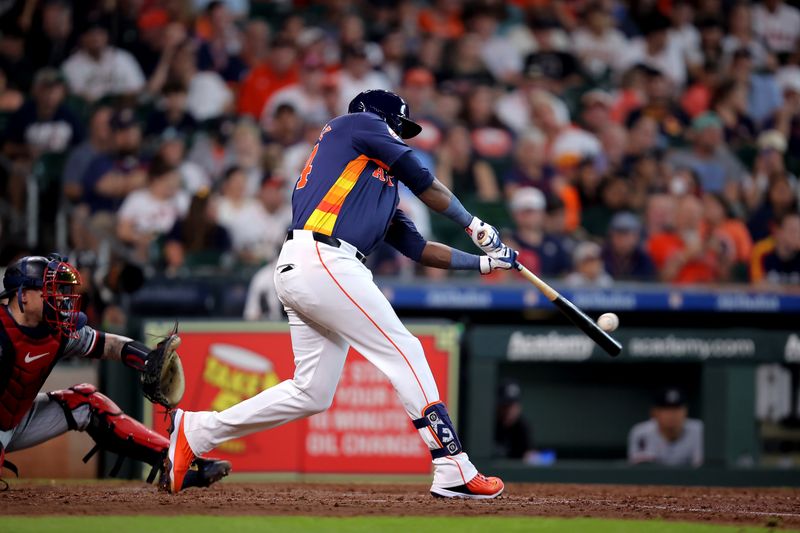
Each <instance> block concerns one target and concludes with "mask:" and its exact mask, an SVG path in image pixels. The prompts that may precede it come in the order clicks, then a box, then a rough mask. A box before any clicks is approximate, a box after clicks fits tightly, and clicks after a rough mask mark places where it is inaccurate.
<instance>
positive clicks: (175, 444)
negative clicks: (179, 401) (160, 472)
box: [163, 409, 196, 494]
mask: <svg viewBox="0 0 800 533" xmlns="http://www.w3.org/2000/svg"><path fill="white" fill-rule="evenodd" d="M183 415H184V412H183V409H175V410H174V411H172V412H171V413H170V415H169V416H170V418H171V419H172V423H171V424H170V426H169V429H168V431H169V451H168V452H167V457H166V458H165V459H164V472H165V473H166V476H165V478H166V479H164V482H163V483H164V484H163V487H164V488H165V489H166V490H168V491H169V492H171V493H173V494H174V493H176V492H178V491H180V490H181V489H182V488H184V486H183V485H184V483H183V482H184V479H185V478H186V474H187V473H188V472H189V469H190V468H191V467H192V463H193V462H194V460H195V459H196V456H195V455H194V452H193V451H192V448H191V447H190V446H189V442H188V441H187V440H186V434H185V433H184V431H183V418H184V416H183Z"/></svg>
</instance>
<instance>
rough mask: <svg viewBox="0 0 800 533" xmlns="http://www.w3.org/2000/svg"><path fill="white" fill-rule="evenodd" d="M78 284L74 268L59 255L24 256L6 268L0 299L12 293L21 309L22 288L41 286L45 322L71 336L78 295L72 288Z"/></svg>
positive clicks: (38, 287) (76, 311) (39, 287)
mask: <svg viewBox="0 0 800 533" xmlns="http://www.w3.org/2000/svg"><path fill="white" fill-rule="evenodd" d="M80 284H81V276H80V274H78V271H77V270H75V268H74V267H73V266H72V265H70V264H69V263H67V262H66V261H65V260H64V258H62V257H61V256H60V255H58V254H50V255H49V256H47V257H42V256H40V255H34V256H28V257H23V258H22V259H20V260H19V261H17V262H16V263H13V264H12V265H10V266H9V267H8V268H7V269H6V272H5V274H4V275H3V289H4V290H3V292H2V293H0V299H2V298H10V297H11V296H13V295H14V294H15V293H16V296H17V303H18V304H19V308H20V310H23V311H24V306H23V304H22V291H23V290H25V289H41V291H42V299H43V300H44V312H43V316H42V318H43V319H44V321H45V323H46V324H47V325H48V326H49V327H50V328H51V329H52V330H54V331H56V330H60V331H61V332H63V333H64V334H65V335H67V336H70V337H72V336H75V332H76V331H77V329H78V320H79V315H80V299H81V297H80V295H79V294H77V292H76V291H77V289H78V287H79V286H80Z"/></svg>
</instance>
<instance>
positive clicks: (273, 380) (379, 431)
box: [145, 322, 459, 474]
mask: <svg viewBox="0 0 800 533" xmlns="http://www.w3.org/2000/svg"><path fill="white" fill-rule="evenodd" d="M169 327H170V326H169V325H166V324H162V323H149V324H147V325H146V327H145V333H146V334H147V335H148V337H147V338H153V336H158V335H159V334H163V333H164V332H165V331H167V330H168V329H169ZM409 329H410V330H411V331H412V333H414V334H415V335H416V336H417V337H418V338H419V340H420V342H421V343H422V347H423V349H424V350H425V354H426V356H427V359H428V364H429V365H430V366H431V370H432V371H433V375H434V377H435V379H436V383H437V384H438V386H439V394H440V396H441V398H442V399H444V400H445V401H446V402H447V404H448V408H449V410H450V412H451V416H452V418H453V419H456V411H457V405H456V398H457V390H456V387H457V375H458V334H459V329H458V327H457V326H453V325H449V324H447V325H435V326H433V325H420V326H416V327H413V326H412V327H410V328H409ZM180 334H181V338H182V339H183V342H182V343H181V347H180V350H179V353H180V355H181V360H182V361H183V367H184V372H185V373H186V394H185V396H184V399H183V401H182V402H181V405H180V407H181V408H183V409H186V410H189V411H200V410H203V411H223V410H225V409H227V408H228V407H231V406H233V405H235V404H237V403H239V402H241V401H243V400H247V399H248V398H252V397H253V396H256V395H258V394H259V393H260V392H261V391H263V390H266V389H269V388H270V387H273V386H275V385H277V384H278V383H280V382H281V381H284V380H286V379H291V377H292V375H293V373H294V356H293V354H292V345H291V338H290V335H289V331H288V325H286V324H271V323H246V322H203V323H200V322H184V323H182V324H181V333H180ZM253 401H257V400H253ZM147 410H149V412H150V413H151V419H152V421H153V424H152V425H153V427H154V429H156V431H159V432H164V431H166V427H167V425H168V421H167V420H165V419H164V417H163V416H159V415H158V414H156V412H155V410H154V409H153V406H152V405H150V404H147V406H146V411H147ZM211 455H213V456H214V457H219V458H222V459H227V460H229V461H231V462H232V463H233V464H234V468H235V469H236V471H237V472H297V473H382V474H426V473H428V472H430V468H431V466H430V465H431V463H430V455H429V454H428V452H427V447H426V446H425V444H424V443H423V442H422V439H420V437H419V435H418V433H417V430H415V429H414V427H413V426H412V424H411V420H410V418H409V416H408V414H406V412H405V410H404V409H403V407H402V405H401V404H400V401H399V399H398V398H397V395H396V394H395V391H394V388H393V387H392V384H391V383H390V382H389V380H388V379H387V378H386V376H384V375H383V374H382V373H381V372H380V371H379V370H378V369H377V368H375V367H374V366H373V365H372V364H371V363H369V362H368V361H366V360H365V359H364V358H363V357H362V356H361V355H360V354H359V353H358V352H356V351H354V350H352V349H351V350H350V352H349V353H348V356H347V362H346V363H345V365H344V370H343V372H342V376H341V379H340V382H339V387H338V388H337V391H336V394H335V396H334V399H333V404H332V406H331V408H330V409H328V410H327V411H325V412H323V413H319V414H317V415H314V416H312V417H309V418H306V419H301V420H297V421H295V422H291V423H288V424H285V425H283V426H280V427H277V428H273V429H270V430H267V431H260V432H256V433H253V434H251V435H248V436H246V437H243V438H240V439H235V440H231V441H229V442H226V443H224V444H223V445H221V446H220V447H219V448H217V450H215V451H214V452H213V454H211Z"/></svg>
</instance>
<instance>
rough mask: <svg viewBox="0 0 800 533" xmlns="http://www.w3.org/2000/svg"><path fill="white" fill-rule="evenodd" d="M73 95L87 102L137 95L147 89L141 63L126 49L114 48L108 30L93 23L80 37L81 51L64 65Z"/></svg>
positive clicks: (97, 23)
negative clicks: (107, 97) (108, 97)
mask: <svg viewBox="0 0 800 533" xmlns="http://www.w3.org/2000/svg"><path fill="white" fill-rule="evenodd" d="M62 68H63V71H64V76H65V77H66V79H67V84H68V85H69V88H70V92H71V93H73V94H75V95H77V96H79V97H81V98H83V99H84V100H86V101H87V102H94V101H96V100H98V99H100V98H103V97H105V96H134V95H136V93H138V92H140V91H141V90H142V89H143V88H144V86H145V79H144V74H143V73H142V69H141V67H139V63H137V62H136V59H134V57H133V56H132V55H131V54H130V52H128V51H126V50H122V49H120V48H116V47H114V46H111V45H110V44H109V42H108V30H107V29H106V28H105V27H104V26H103V25H102V24H101V23H100V22H99V21H96V20H95V21H91V22H90V23H89V24H88V25H87V26H86V27H85V29H84V30H83V32H82V33H81V36H80V48H79V49H78V50H77V51H76V52H75V53H73V54H72V55H71V56H70V57H69V58H68V59H67V60H66V61H65V62H64V65H63V67H62Z"/></svg>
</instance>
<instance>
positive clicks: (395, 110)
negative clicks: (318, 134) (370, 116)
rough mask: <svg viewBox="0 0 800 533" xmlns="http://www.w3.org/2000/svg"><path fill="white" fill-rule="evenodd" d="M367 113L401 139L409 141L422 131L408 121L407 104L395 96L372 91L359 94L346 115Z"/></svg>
mask: <svg viewBox="0 0 800 533" xmlns="http://www.w3.org/2000/svg"><path fill="white" fill-rule="evenodd" d="M364 111H368V112H370V113H375V114H376V115H378V116H379V117H381V118H382V119H383V120H384V121H385V122H386V123H387V124H388V125H389V127H390V128H391V129H392V131H394V132H395V133H396V134H398V135H399V136H400V137H402V138H403V139H410V138H411V137H414V136H415V135H417V134H419V132H421V131H422V126H420V125H419V124H417V123H416V122H414V121H413V120H411V119H409V118H408V117H409V111H408V104H406V101H405V100H403V99H402V98H400V97H399V96H397V95H396V94H394V93H392V92H389V91H384V90H383V89H373V90H369V91H363V92H361V93H359V94H358V95H357V96H356V97H355V98H353V100H352V101H351V102H350V106H349V107H348V108H347V112H348V113H361V112H364Z"/></svg>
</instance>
